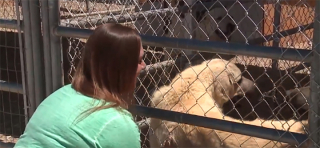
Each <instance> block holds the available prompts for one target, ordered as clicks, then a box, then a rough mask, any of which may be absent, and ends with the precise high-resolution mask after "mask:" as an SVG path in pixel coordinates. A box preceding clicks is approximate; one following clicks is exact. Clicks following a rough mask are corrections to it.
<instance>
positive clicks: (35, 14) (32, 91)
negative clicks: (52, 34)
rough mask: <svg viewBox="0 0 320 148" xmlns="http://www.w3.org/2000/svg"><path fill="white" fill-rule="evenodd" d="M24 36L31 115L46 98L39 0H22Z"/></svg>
mask: <svg viewBox="0 0 320 148" xmlns="http://www.w3.org/2000/svg"><path fill="white" fill-rule="evenodd" d="M21 2H22V7H23V9H22V12H23V23H24V38H25V48H26V74H27V89H28V98H29V101H30V105H29V106H30V109H29V117H31V116H32V114H33V113H34V111H35V109H36V108H37V106H38V105H39V104H40V103H41V101H42V100H43V99H44V92H45V91H44V90H45V83H44V79H43V78H44V77H43V72H42V70H43V69H44V66H43V58H42V50H41V49H42V45H41V44H42V42H41V41H42V40H41V39H42V38H41V20H40V9H39V1H38V0H29V1H26V0H22V1H21Z"/></svg>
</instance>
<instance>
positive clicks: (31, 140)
mask: <svg viewBox="0 0 320 148" xmlns="http://www.w3.org/2000/svg"><path fill="white" fill-rule="evenodd" d="M93 102H98V101H97V100H95V99H93V98H90V97H87V96H84V95H82V94H80V93H78V92H76V91H75V90H74V89H73V88H72V87H71V85H70V84H69V85H66V86H64V87H62V88H60V89H59V90H57V91H55V92H54V93H52V94H51V95H50V96H48V97H47V98H46V99H45V100H44V101H43V102H42V103H41V104H40V105H39V107H38V108H37V110H36V111H35V113H34V114H33V115H32V117H31V119H30V120H29V122H28V124H27V126H26V129H25V131H24V133H23V134H22V135H21V136H20V139H19V140H18V142H17V143H16V145H15V147H14V148H40V147H41V148H62V147H64V148H141V145H140V133H139V129H138V126H137V125H136V124H135V122H134V121H133V117H132V115H131V114H130V113H129V112H128V111H126V110H124V109H122V110H123V111H119V110H117V109H115V108H108V109H104V110H99V111H96V112H93V113H92V114H90V115H89V116H87V117H86V118H83V119H82V120H78V119H80V117H81V116H80V117H79V115H80V114H81V113H82V112H83V111H84V110H86V109H88V107H92V104H93ZM95 104H97V103H95ZM77 121H79V122H77Z"/></svg>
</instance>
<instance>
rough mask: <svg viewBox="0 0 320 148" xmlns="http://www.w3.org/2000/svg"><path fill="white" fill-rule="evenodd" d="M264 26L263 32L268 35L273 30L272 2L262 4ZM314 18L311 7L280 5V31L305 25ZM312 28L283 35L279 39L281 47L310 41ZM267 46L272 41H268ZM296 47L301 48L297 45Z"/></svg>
mask: <svg viewBox="0 0 320 148" xmlns="http://www.w3.org/2000/svg"><path fill="white" fill-rule="evenodd" d="M264 9H265V15H264V27H263V34H264V35H270V34H271V33H272V32H273V17H274V6H273V5H272V4H266V5H265V6H264ZM313 20H314V11H313V8H311V7H296V6H290V5H282V10H281V23H280V31H284V30H287V29H292V28H295V27H298V26H300V25H306V24H309V23H312V22H313ZM312 35H313V29H310V30H308V31H304V32H300V33H296V34H294V35H290V36H287V37H284V38H282V39H281V40H280V46H281V47H287V44H288V43H289V44H292V45H293V46H297V45H299V44H301V43H306V42H310V41H312ZM266 45H267V46H270V45H272V42H268V43H267V44H266ZM296 48H303V47H302V46H300V47H299V46H298V47H296Z"/></svg>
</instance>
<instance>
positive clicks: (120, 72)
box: [72, 23, 141, 113]
mask: <svg viewBox="0 0 320 148" xmlns="http://www.w3.org/2000/svg"><path fill="white" fill-rule="evenodd" d="M140 49H141V38H140V36H139V34H138V33H137V32H136V31H135V30H134V29H132V28H129V27H126V26H123V25H121V24H115V23H108V24H103V25H101V26H99V27H97V28H96V29H95V30H94V31H93V33H92V34H91V35H90V37H89V39H88V40H87V43H86V45H85V47H84V51H83V52H82V57H81V60H80V61H79V64H78V66H77V69H76V72H75V75H74V78H73V81H72V87H73V88H74V89H75V90H76V91H78V92H80V93H81V94H83V95H86V96H89V97H92V98H95V99H98V100H100V101H101V102H102V105H100V106H98V107H95V108H93V109H92V110H91V111H90V112H91V113H92V112H94V111H97V110H101V109H105V108H108V107H118V106H121V107H123V108H127V104H128V101H130V100H129V98H128V97H127V96H128V94H130V93H132V92H133V90H134V86H135V81H136V80H135V79H136V71H137V66H138V63H139V55H140ZM131 98H132V97H130V99H131ZM107 102H108V103H110V104H109V105H106V103H107Z"/></svg>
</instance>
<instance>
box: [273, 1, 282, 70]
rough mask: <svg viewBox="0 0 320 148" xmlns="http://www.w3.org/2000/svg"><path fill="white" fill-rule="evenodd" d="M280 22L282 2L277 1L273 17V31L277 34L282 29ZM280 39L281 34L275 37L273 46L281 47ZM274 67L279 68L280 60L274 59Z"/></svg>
mask: <svg viewBox="0 0 320 148" xmlns="http://www.w3.org/2000/svg"><path fill="white" fill-rule="evenodd" d="M280 23H281V4H280V3H279V2H277V3H276V4H275V5H274V18H273V33H274V34H277V32H279V31H280ZM280 39H281V37H279V36H277V35H276V36H274V37H273V42H272V47H279V45H280ZM272 68H274V69H277V68H278V60H275V59H272Z"/></svg>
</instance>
